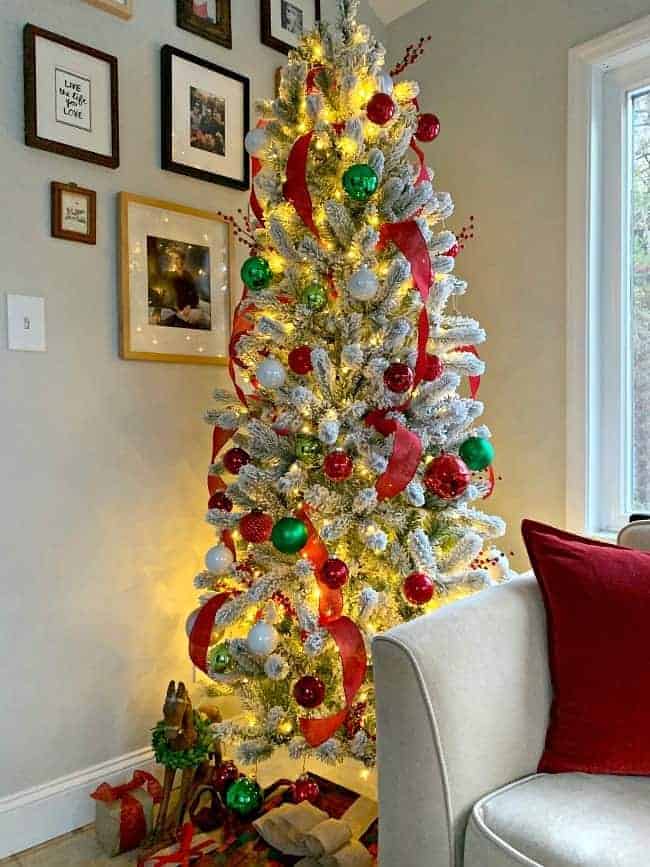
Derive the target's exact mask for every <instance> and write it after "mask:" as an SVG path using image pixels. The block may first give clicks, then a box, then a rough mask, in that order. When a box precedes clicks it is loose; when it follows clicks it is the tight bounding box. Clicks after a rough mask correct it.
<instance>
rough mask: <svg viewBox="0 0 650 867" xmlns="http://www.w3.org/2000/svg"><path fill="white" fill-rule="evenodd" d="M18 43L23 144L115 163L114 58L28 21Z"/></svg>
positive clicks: (95, 161) (117, 125)
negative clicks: (21, 48)
mask: <svg viewBox="0 0 650 867" xmlns="http://www.w3.org/2000/svg"><path fill="white" fill-rule="evenodd" d="M23 44H24V57H23V64H24V85H25V144H27V145H29V146H30V147H35V148H40V149H41V150H46V151H51V152H53V153H56V154H62V155H64V156H68V157H74V158H75V159H78V160H86V161H87V162H91V163H97V164H99V165H102V166H108V167H109V168H112V169H116V168H117V167H118V166H119V164H120V154H119V112H118V93H117V58H116V57H113V56H112V55H110V54H105V53H104V52H103V51H98V50H97V49H95V48H91V47H90V46H88V45H82V44H81V43H79V42H74V41H73V40H72V39H68V38H67V37H65V36H59V35H58V34H56V33H51V32H50V31H48V30H42V29H41V28H40V27H35V26H34V25H33V24H26V25H25V29H24V32H23Z"/></svg>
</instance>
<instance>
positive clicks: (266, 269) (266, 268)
mask: <svg viewBox="0 0 650 867" xmlns="http://www.w3.org/2000/svg"><path fill="white" fill-rule="evenodd" d="M272 277H273V273H272V272H271V266H270V265H269V263H268V262H267V261H266V259H262V257H261V256H251V258H250V259H246V261H245V262H244V264H243V265H242V266H241V278H242V280H243V281H244V283H245V284H246V286H248V288H249V289H250V290H251V291H252V292H260V291H261V290H262V289H266V288H267V286H269V285H270V283H271V278H272Z"/></svg>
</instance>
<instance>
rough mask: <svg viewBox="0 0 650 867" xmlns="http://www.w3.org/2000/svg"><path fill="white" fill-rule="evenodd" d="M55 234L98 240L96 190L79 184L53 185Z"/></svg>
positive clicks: (92, 241) (56, 182)
mask: <svg viewBox="0 0 650 867" xmlns="http://www.w3.org/2000/svg"><path fill="white" fill-rule="evenodd" d="M51 202H52V204H51V209H52V237H53V238H62V239H63V240H64V241H80V242H81V243H82V244H96V243H97V193H96V192H95V191H94V190H86V189H84V188H83V187H79V186H77V184H61V183H59V182H58V181H52V184H51Z"/></svg>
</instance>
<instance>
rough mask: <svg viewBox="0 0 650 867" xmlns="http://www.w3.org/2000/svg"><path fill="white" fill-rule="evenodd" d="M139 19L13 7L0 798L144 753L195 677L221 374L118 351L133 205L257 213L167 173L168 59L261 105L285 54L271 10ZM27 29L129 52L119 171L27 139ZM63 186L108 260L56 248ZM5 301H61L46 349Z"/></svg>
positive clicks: (163, 8)
mask: <svg viewBox="0 0 650 867" xmlns="http://www.w3.org/2000/svg"><path fill="white" fill-rule="evenodd" d="M333 5H334V3H333V0H327V2H326V3H325V4H324V7H325V13H326V14H329V11H330V10H331V9H332V7H333ZM135 8H136V15H135V17H134V18H133V19H132V20H131V21H130V22H127V23H123V22H122V21H121V20H120V19H118V18H115V17H114V16H112V15H108V14H106V13H104V12H101V11H98V10H97V9H94V8H92V7H91V6H88V5H87V4H85V3H82V2H80V0H2V3H1V4H0V166H1V171H0V202H1V205H0V208H1V211H0V276H1V281H0V292H1V293H2V297H1V298H0V333H2V335H3V336H2V338H0V496H1V498H2V499H1V500H0V516H1V522H0V537H1V539H2V567H1V570H2V571H1V575H2V597H1V598H2V603H1V606H0V683H1V684H2V701H1V702H0V707H2V711H1V712H0V744H1V747H0V755H1V756H2V758H1V760H0V767H1V769H2V774H0V797H2V796H3V795H6V794H8V793H13V792H16V791H19V790H22V789H24V788H27V787H30V786H33V785H36V784H38V783H42V782H45V781H48V780H51V779H53V778H56V777H59V776H61V775H64V774H68V773H72V772H75V771H77V770H80V769H83V768H85V767H88V766H89V765H93V764H95V763H98V762H102V761H104V760H108V759H111V758H114V757H117V756H120V755H122V754H124V753H127V752H129V751H131V750H134V749H137V748H139V747H142V746H144V745H145V744H146V743H147V741H148V732H149V729H150V727H151V725H152V724H153V723H154V722H155V721H156V720H157V718H158V715H159V707H160V701H161V695H162V690H163V688H164V687H165V685H166V682H167V680H168V679H169V678H170V677H180V676H184V677H187V676H188V675H189V668H190V667H189V665H188V664H187V660H186V642H185V638H184V621H185V616H186V614H187V613H188V612H189V610H191V608H192V607H194V604H195V593H194V590H193V588H192V577H193V575H194V574H195V573H196V571H198V569H199V568H200V564H201V559H202V555H203V553H204V551H205V549H206V547H207V546H208V543H209V542H210V540H211V538H212V536H211V533H210V531H209V529H208V528H207V526H206V525H204V524H203V515H204V512H205V493H204V480H205V469H206V466H207V462H208V458H209V455H208V448H209V430H208V428H207V427H206V426H205V425H204V424H203V422H202V420H201V419H202V412H203V409H204V408H205V407H206V406H207V405H208V402H209V398H210V394H211V391H212V389H213V387H214V386H216V385H218V384H223V383H224V376H223V372H222V371H221V370H220V369H219V368H214V369H206V368H201V367H199V366H190V365H170V364H152V363H143V362H125V361H121V360H120V359H119V358H118V355H117V308H116V297H117V295H116V279H117V269H116V262H117V258H116V253H117V246H116V245H117V238H116V229H115V226H116V194H117V192H118V191H119V190H128V191H130V192H134V193H141V194H145V195H153V196H158V197H160V198H165V199H168V200H171V201H176V202H180V203H184V204H189V205H194V206H196V207H199V208H208V209H214V210H216V209H222V210H224V211H227V212H232V211H234V210H235V209H236V208H237V207H238V206H240V205H243V204H244V198H243V196H242V195H241V194H238V193H234V192H231V191H229V190H227V189H226V188H224V187H219V186H215V185H213V184H208V183H203V182H201V181H195V180H192V179H189V178H184V177H182V176H180V175H177V174H172V173H169V172H163V171H161V170H160V169H159V167H158V166H159V150H160V146H159V126H160V109H159V49H160V46H161V45H163V44H165V43H166V42H170V43H171V44H173V45H175V46H177V47H179V48H182V49H185V50H187V51H190V52H192V53H194V54H198V55H200V56H202V57H205V58H208V59H213V60H215V61H216V62H217V63H220V64H222V65H224V66H226V67H229V68H232V69H235V70H237V71H239V72H242V73H245V74H247V75H250V76H251V78H252V96H253V98H258V97H263V96H270V95H272V91H273V80H274V73H275V69H276V67H277V66H279V65H280V64H281V63H282V55H281V54H278V53H277V52H275V51H273V50H271V49H269V48H266V47H264V46H262V45H261V44H260V42H259V17H258V16H259V11H258V10H259V0H233V11H234V33H233V37H234V46H235V47H234V50H232V51H228V50H226V49H223V48H220V47H219V46H216V45H213V44H212V43H210V42H208V41H206V40H203V39H200V38H199V37H195V36H192V35H191V34H189V33H186V32H185V31H183V30H180V29H178V28H177V27H176V26H175V8H176V3H175V0H135ZM26 21H31V22H32V23H34V24H38V25H40V26H42V27H46V28H48V29H51V30H54V31H56V32H59V33H62V34H66V35H68V36H70V37H72V38H74V39H77V40H79V41H81V42H86V43H90V44H92V45H94V46H96V47H97V48H100V49H103V50H105V51H109V52H112V53H114V54H117V56H118V57H119V62H120V86H121V99H120V108H121V133H122V166H121V168H120V169H119V170H117V171H110V170H109V169H103V168H99V167H95V166H92V165H90V164H88V163H84V162H79V161H77V160H71V159H68V158H65V157H58V156H55V155H53V154H49V153H45V152H43V151H38V150H33V149H31V148H26V147H25V146H24V144H23V139H22V123H23V120H22V117H23V112H22V72H21V69H22V60H21V45H22V41H21V40H22V27H23V25H24V23H25V22H26ZM375 23H376V22H375ZM50 180H60V181H76V182H77V183H79V184H81V185H83V186H88V187H91V188H93V189H95V190H97V192H98V243H97V247H96V248H95V247H88V246H86V245H83V244H74V243H69V242H66V241H60V240H55V239H52V238H50V237H49V202H48V195H49V182H50ZM235 289H238V286H237V285H236V286H235ZM6 292H18V293H22V294H34V295H44V296H45V298H46V299H47V302H46V303H47V337H48V352H47V353H46V354H29V353H19V352H9V351H7V349H6V336H4V335H6V327H5V315H6V302H5V298H4V293H6Z"/></svg>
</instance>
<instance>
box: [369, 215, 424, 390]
mask: <svg viewBox="0 0 650 867" xmlns="http://www.w3.org/2000/svg"><path fill="white" fill-rule="evenodd" d="M389 241H392V242H393V244H395V246H396V247H397V248H398V250H399V251H400V252H401V253H403V255H404V256H405V257H406V259H407V260H408V262H409V264H410V266H411V276H412V277H413V282H414V283H415V286H416V288H417V290H418V292H419V293H420V298H421V299H422V301H423V302H424V304H425V305H426V303H427V301H428V299H429V292H430V291H431V284H432V283H433V270H432V268H431V256H430V255H429V249H428V247H427V242H426V241H425V240H424V236H423V234H422V232H421V231H420V227H419V226H418V224H417V223H416V222H415V220H406V221H405V222H403V223H384V225H383V226H382V227H381V229H380V232H379V247H380V248H382V247H385V246H386V244H387V243H388V242H389ZM428 340H429V316H428V314H427V311H426V307H425V308H423V309H422V310H421V311H420V318H419V320H418V354H417V360H416V363H415V379H414V385H416V386H417V385H419V383H420V382H422V379H423V378H424V372H425V370H426V367H427V343H428Z"/></svg>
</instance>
